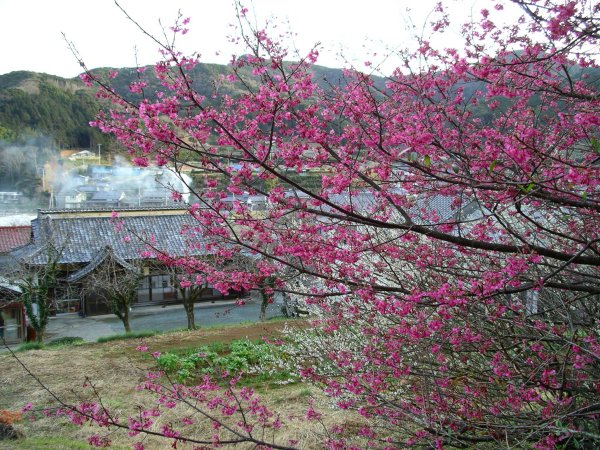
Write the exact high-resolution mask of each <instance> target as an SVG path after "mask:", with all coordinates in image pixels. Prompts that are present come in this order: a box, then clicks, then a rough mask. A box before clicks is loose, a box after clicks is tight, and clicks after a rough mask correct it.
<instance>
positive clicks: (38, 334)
mask: <svg viewBox="0 0 600 450" xmlns="http://www.w3.org/2000/svg"><path fill="white" fill-rule="evenodd" d="M44 331H45V330H43V329H40V330H35V342H39V343H40V344H42V343H44Z"/></svg>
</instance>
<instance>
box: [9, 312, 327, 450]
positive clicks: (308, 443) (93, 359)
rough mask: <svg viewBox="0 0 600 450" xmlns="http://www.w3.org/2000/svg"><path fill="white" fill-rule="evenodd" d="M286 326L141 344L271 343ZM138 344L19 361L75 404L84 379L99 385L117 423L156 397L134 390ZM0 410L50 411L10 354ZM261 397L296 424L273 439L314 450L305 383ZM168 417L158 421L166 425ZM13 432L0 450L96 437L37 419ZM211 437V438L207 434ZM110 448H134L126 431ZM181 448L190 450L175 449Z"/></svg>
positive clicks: (180, 335) (80, 444)
mask: <svg viewBox="0 0 600 450" xmlns="http://www.w3.org/2000/svg"><path fill="white" fill-rule="evenodd" d="M284 326H285V323H284V322H274V323H269V322H267V323H262V324H253V325H243V326H238V327H221V328H211V329H201V330H196V331H193V332H188V331H183V332H175V333H168V334H164V335H158V336H153V337H149V338H145V339H144V342H145V343H146V344H147V345H148V347H149V348H150V350H151V351H161V352H164V351H167V350H177V349H183V348H191V347H195V346H200V345H206V344H210V343H215V342H231V341H233V340H236V339H240V338H243V337H248V338H249V339H259V338H260V337H262V336H269V337H276V336H278V335H279V334H280V331H281V329H282V328H283V327H284ZM137 345H139V341H135V340H124V341H113V342H107V343H103V344H86V345H77V346H68V347H63V348H58V349H44V350H32V351H27V352H23V353H19V354H17V356H18V357H19V358H20V359H21V361H22V362H23V363H24V364H25V365H26V366H27V367H28V368H29V369H30V370H31V371H32V372H33V373H34V374H36V376H37V377H39V378H40V380H41V381H42V382H43V383H44V384H46V385H47V387H48V388H49V389H50V390H52V391H53V392H55V393H56V394H57V395H58V396H59V397H60V398H62V399H66V400H68V401H74V400H75V398H76V396H75V394H74V392H77V391H79V392H81V389H80V387H81V386H82V384H83V383H84V381H85V379H86V377H89V378H90V379H91V380H92V381H93V382H94V384H95V385H96V387H97V389H98V391H99V392H100V394H101V396H102V398H103V401H104V402H105V403H106V404H108V405H110V406H111V407H112V408H113V409H115V410H116V411H117V412H119V415H120V416H121V417H125V416H126V415H127V414H130V413H133V412H134V411H135V408H136V407H137V406H138V405H145V406H151V405H153V404H154V399H153V398H152V397H150V396H149V395H148V394H141V393H139V392H137V391H136V390H135V385H136V384H137V383H138V382H140V381H142V380H143V376H144V373H145V370H146V369H147V368H148V367H149V364H150V360H149V358H148V357H147V356H145V355H143V354H141V353H140V352H138V351H136V350H135V347H136V346H137ZM0 367H1V368H2V370H1V371H0V409H11V410H19V409H20V408H21V407H22V406H23V405H25V404H26V403H27V402H32V403H33V404H34V405H47V406H49V405H52V404H53V402H52V399H51V396H50V394H49V393H48V392H46V391H44V390H43V389H41V388H40V386H39V385H38V384H37V383H36V382H35V380H33V379H32V378H31V377H30V376H28V375H27V374H26V372H25V370H24V369H23V368H22V367H21V366H20V364H19V363H18V362H17V361H16V360H15V359H14V358H13V357H12V356H10V355H8V354H3V355H0ZM255 388H256V389H257V391H259V392H260V394H261V397H262V398H263V399H265V400H266V401H267V402H268V403H269V404H271V405H272V407H273V408H274V409H276V410H277V411H278V412H280V413H282V417H287V416H288V415H290V414H291V415H293V416H294V417H296V419H294V420H292V421H291V422H290V425H289V426H288V427H287V428H286V430H285V431H283V432H281V433H279V434H278V437H279V438H278V440H280V442H285V441H287V440H288V439H298V440H300V441H301V442H303V445H302V447H303V448H317V447H319V446H318V445H316V441H315V437H314V431H316V430H315V429H313V428H312V427H313V426H312V425H307V424H305V423H304V422H303V420H302V417H303V415H304V413H305V411H306V408H307V406H308V401H309V399H310V398H311V396H312V395H313V393H316V390H315V389H311V388H309V387H308V386H306V385H302V384H294V385H287V386H273V385H271V386H256V387H255ZM167 419H168V417H163V418H162V419H161V420H163V422H162V423H164V421H166V420H167ZM15 428H17V429H19V430H21V431H23V432H24V434H25V438H24V439H20V440H18V441H4V442H3V441H0V449H38V448H52V449H61V448H64V449H72V448H73V449H78V448H88V446H87V445H86V444H85V442H86V439H87V437H88V436H89V435H90V434H92V433H93V432H94V431H93V429H91V428H90V427H83V428H78V427H75V426H73V425H71V424H68V423H66V422H65V421H64V420H62V419H61V420H56V419H52V420H51V419H47V418H42V419H40V420H37V421H35V422H29V421H22V422H19V423H17V424H15ZM207 433H208V434H207ZM195 434H196V436H207V435H208V436H210V434H212V431H211V430H210V429H209V428H208V424H205V425H204V426H200V425H199V426H198V427H197V428H196V429H195ZM113 442H114V444H115V447H114V448H119V447H120V446H125V448H128V444H129V445H131V444H130V443H131V442H133V440H132V438H129V437H128V436H127V435H126V434H125V433H123V432H116V433H114V436H113ZM145 442H146V448H168V447H169V445H170V443H165V442H164V441H163V442H159V441H156V440H146V441H145ZM178 448H188V447H186V446H178ZM189 448H191V446H190V447H189Z"/></svg>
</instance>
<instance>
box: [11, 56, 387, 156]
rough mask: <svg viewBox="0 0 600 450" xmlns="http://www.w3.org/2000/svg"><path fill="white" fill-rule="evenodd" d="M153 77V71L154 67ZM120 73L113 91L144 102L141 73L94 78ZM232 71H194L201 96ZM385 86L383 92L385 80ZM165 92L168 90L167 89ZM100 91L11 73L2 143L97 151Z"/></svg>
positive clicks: (205, 67)
mask: <svg viewBox="0 0 600 450" xmlns="http://www.w3.org/2000/svg"><path fill="white" fill-rule="evenodd" d="M148 69H149V70H148V71H149V72H150V70H151V68H148ZM111 70H116V71H117V72H118V75H117V76H116V78H115V79H114V80H112V83H113V86H114V87H115V88H116V89H117V91H118V92H119V93H120V94H122V95H123V96H124V97H126V98H130V99H132V100H134V99H135V100H138V99H139V98H136V97H139V94H133V93H131V92H130V91H129V85H130V83H131V82H133V81H136V79H137V77H138V72H137V69H135V68H122V69H111V68H99V69H94V73H96V74H98V75H100V76H105V75H107V74H108V72H109V71H111ZM228 70H229V68H228V66H225V65H218V64H199V65H198V66H197V67H196V68H195V69H194V72H193V77H194V84H195V88H196V90H197V92H198V93H200V94H201V95H205V96H206V98H207V99H208V101H209V102H210V101H211V99H212V98H213V93H214V86H215V83H216V82H218V80H219V79H220V78H221V76H222V75H225V74H226V73H227V72H228ZM313 70H314V73H315V78H316V79H317V80H319V82H320V83H322V85H323V87H326V86H327V84H339V83H343V73H342V71H341V70H340V69H330V68H326V67H322V66H315V67H314V68H313ZM147 79H149V84H148V87H147V88H146V92H147V93H153V92H156V91H157V90H160V89H161V86H160V85H159V83H158V81H157V80H156V79H155V78H154V77H152V76H150V77H147ZM380 80H381V87H383V79H380ZM163 89H164V88H163ZM218 92H219V94H229V95H232V96H235V95H237V94H240V93H241V91H239V92H238V91H236V88H235V87H234V86H233V85H232V84H229V83H225V84H223V85H222V86H221V87H220V88H219V91H218ZM100 106H101V105H100V102H99V101H98V100H97V99H96V97H95V96H94V91H93V90H92V89H90V88H87V87H85V86H84V84H83V83H82V82H81V81H80V80H79V78H71V79H66V78H61V77H57V76H54V75H48V74H42V73H35V72H26V71H19V72H11V73H9V74H6V75H0V141H25V140H31V139H32V138H36V139H39V138H40V137H44V138H50V139H51V140H52V141H54V143H55V145H56V146H57V147H60V148H95V147H96V145H97V144H98V143H100V144H104V143H106V141H107V139H108V138H107V136H104V135H102V134H101V133H100V132H99V131H98V130H96V129H93V128H91V127H90V126H89V125H88V123H89V122H90V120H92V119H93V118H94V116H95V114H96V112H97V111H98V110H99V108H100Z"/></svg>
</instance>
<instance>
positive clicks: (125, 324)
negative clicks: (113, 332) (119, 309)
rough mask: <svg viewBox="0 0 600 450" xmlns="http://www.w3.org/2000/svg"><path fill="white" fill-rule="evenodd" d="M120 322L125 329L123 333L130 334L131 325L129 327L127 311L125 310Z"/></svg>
mask: <svg viewBox="0 0 600 450" xmlns="http://www.w3.org/2000/svg"><path fill="white" fill-rule="evenodd" d="M121 321H122V322H123V326H124V327H125V333H127V334H129V333H131V325H129V309H125V311H124V312H123V317H122V318H121Z"/></svg>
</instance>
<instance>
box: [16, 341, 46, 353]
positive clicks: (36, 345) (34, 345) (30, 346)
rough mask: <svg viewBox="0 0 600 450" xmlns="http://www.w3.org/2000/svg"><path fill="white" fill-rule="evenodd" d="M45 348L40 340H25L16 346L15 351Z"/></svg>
mask: <svg viewBox="0 0 600 450" xmlns="http://www.w3.org/2000/svg"><path fill="white" fill-rule="evenodd" d="M43 348H45V346H44V344H43V343H42V342H25V343H24V344H21V345H19V346H18V347H17V349H16V350H15V352H26V351H28V350H42V349H43Z"/></svg>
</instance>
